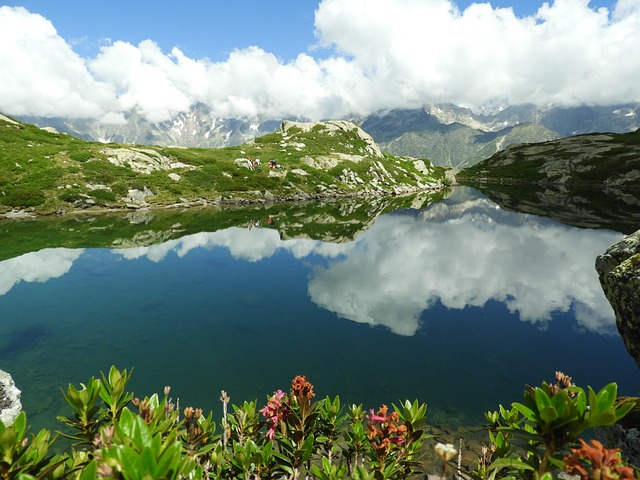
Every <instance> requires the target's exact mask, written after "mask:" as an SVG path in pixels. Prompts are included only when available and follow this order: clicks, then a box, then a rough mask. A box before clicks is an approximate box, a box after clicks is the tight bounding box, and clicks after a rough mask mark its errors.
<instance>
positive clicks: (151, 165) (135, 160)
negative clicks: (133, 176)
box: [102, 147, 195, 174]
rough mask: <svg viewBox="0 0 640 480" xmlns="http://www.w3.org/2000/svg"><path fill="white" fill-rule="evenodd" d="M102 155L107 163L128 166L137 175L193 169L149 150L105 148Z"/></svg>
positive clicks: (191, 166)
mask: <svg viewBox="0 0 640 480" xmlns="http://www.w3.org/2000/svg"><path fill="white" fill-rule="evenodd" d="M102 153H103V154H105V155H106V156H107V158H108V159H109V161H110V162H111V163H113V164H114V165H116V166H118V167H122V166H124V165H128V166H129V167H131V170H133V171H134V172H137V173H145V174H150V173H151V172H155V171H158V170H173V169H177V168H186V169H190V170H192V169H194V168H195V167H194V166H193V165H187V164H186V163H182V162H178V161H175V160H172V159H170V158H167V157H165V156H164V155H161V154H159V153H158V152H156V151H155V150H152V149H149V148H133V147H131V148H105V149H103V150H102Z"/></svg>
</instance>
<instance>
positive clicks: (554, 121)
mask: <svg viewBox="0 0 640 480" xmlns="http://www.w3.org/2000/svg"><path fill="white" fill-rule="evenodd" d="M19 119H20V120H22V121H23V122H27V123H33V124H35V125H38V126H40V127H53V128H55V129H56V130H58V131H60V132H65V133H69V134H71V135H74V136H76V137H79V138H82V139H85V140H89V141H98V142H104V143H121V144H138V145H160V146H181V147H214V148H220V147H227V146H237V145H241V144H244V143H246V142H248V141H250V140H251V139H253V138H256V137H260V136H262V135H265V134H268V133H273V132H274V131H276V130H277V129H278V128H279V126H280V124H281V120H282V119H266V120H262V121H260V122H257V121H251V120H248V119H242V118H236V119H221V118H217V117H215V116H214V115H212V113H211V111H210V110H209V109H208V108H207V107H205V106H204V105H196V106H194V107H193V108H192V109H191V110H190V111H188V112H183V113H180V114H178V115H176V116H175V117H174V118H172V119H171V120H168V121H166V122H160V123H152V122H149V121H148V120H146V119H145V118H144V117H143V116H142V115H140V114H139V113H137V112H135V111H134V112H133V113H131V114H129V115H128V117H127V121H126V123H123V124H119V125H112V124H103V123H99V122H98V121H96V120H86V119H84V120H82V119H81V120H74V119H68V118H43V117H19ZM293 120H297V119H293ZM349 120H351V121H353V122H354V123H356V124H358V125H360V126H361V127H362V129H363V130H364V131H366V132H367V133H369V134H370V135H371V136H372V137H373V139H374V140H375V141H376V142H377V143H378V144H379V145H380V147H381V148H382V150H383V151H385V152H387V153H390V154H393V155H403V156H404V155H406V156H412V157H416V158H428V159H429V160H431V162H432V163H433V164H435V165H439V166H446V167H457V168H464V167H468V166H471V165H474V164H476V163H478V162H480V161H481V160H484V159H486V158H489V157H490V156H491V155H493V154H494V153H496V152H498V151H501V150H503V149H505V148H506V147H507V146H509V145H513V144H519V143H534V142H544V141H549V140H554V139H558V138H564V137H567V136H571V135H578V134H584V133H594V132H613V133H626V132H631V131H634V130H636V129H638V128H640V103H637V104H627V105H616V106H610V107H600V106H579V107H540V106H535V105H519V106H506V107H505V106H499V107H493V108H485V109H480V110H478V109H471V108H466V107H462V106H456V105H453V104H438V105H427V106H424V107H422V108H419V109H405V110H391V111H386V112H378V113H376V114H373V115H368V116H364V117H352V118H350V119H349Z"/></svg>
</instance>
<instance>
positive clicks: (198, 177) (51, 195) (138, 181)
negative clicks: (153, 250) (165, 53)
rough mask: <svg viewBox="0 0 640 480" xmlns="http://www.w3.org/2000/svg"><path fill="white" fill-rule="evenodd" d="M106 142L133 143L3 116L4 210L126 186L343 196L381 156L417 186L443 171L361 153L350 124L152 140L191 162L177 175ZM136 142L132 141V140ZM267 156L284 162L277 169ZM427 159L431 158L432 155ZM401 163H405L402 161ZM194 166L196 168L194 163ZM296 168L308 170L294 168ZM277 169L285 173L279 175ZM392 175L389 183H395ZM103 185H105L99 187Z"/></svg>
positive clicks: (105, 196) (169, 192)
mask: <svg viewBox="0 0 640 480" xmlns="http://www.w3.org/2000/svg"><path fill="white" fill-rule="evenodd" d="M105 148H132V147H131V146H121V145H114V144H110V145H104V144H100V143H95V142H86V141H83V140H80V139H77V138H74V137H71V136H68V135H64V134H56V133H50V132H47V131H44V130H41V129H39V128H37V127H35V126H32V125H25V124H18V125H15V124H13V123H9V122H5V121H0V213H3V212H6V211H9V210H11V209H14V208H24V207H31V208H32V209H35V211H36V212H37V213H50V212H55V211H61V210H62V211H65V210H69V209H73V208H82V207H86V206H87V205H88V204H90V202H89V203H88V202H86V201H84V200H83V199H86V198H91V199H92V200H93V202H95V204H96V205H98V206H108V207H122V208H124V207H125V204H126V202H125V199H124V197H125V196H126V195H127V192H128V191H129V190H133V189H139V190H141V189H145V188H146V189H149V190H151V191H152V192H153V193H154V195H153V196H149V197H147V202H149V203H150V204H152V205H170V204H175V203H178V202H181V201H182V200H187V201H190V202H193V201H198V200H199V199H206V200H208V201H215V200H216V199H219V198H220V197H224V198H226V199H229V200H249V201H256V200H260V199H261V198H262V197H263V196H264V193H265V192H267V191H269V192H271V193H272V194H274V195H275V196H277V197H280V198H293V197H294V196H295V195H297V194H305V195H312V196H313V195H317V194H318V193H319V192H321V191H325V190H330V191H331V192H333V194H336V195H344V194H352V193H354V192H355V193H363V192H364V191H365V190H366V189H368V188H370V183H371V181H372V180H373V179H374V175H373V173H372V172H373V171H376V170H379V169H378V167H377V166H376V162H381V163H383V164H384V166H385V169H386V170H387V171H388V172H389V173H391V174H392V175H393V176H394V177H395V183H401V184H405V185H409V186H412V187H413V188H417V183H418V182H417V180H416V176H417V177H418V178H421V181H422V182H423V183H425V182H428V181H429V182H432V183H434V182H438V181H439V180H442V179H443V178H444V173H443V172H442V171H439V170H434V173H433V174H432V175H430V176H428V177H425V176H424V175H421V174H419V172H417V171H416V170H415V168H414V166H413V164H412V162H411V161H409V160H406V159H400V158H398V157H393V156H387V157H385V158H384V159H377V158H375V159H374V158H371V157H367V156H364V155H365V153H366V148H367V144H366V142H364V141H363V140H362V139H361V138H359V137H358V136H357V135H356V134H355V132H353V131H345V130H334V131H326V130H325V127H323V126H322V125H317V126H316V127H315V128H313V129H311V130H310V131H306V132H304V131H302V129H300V128H292V129H289V130H288V132H287V133H286V135H283V134H282V132H276V133H273V134H269V135H265V136H263V137H260V138H257V139H255V140H254V141H252V142H249V143H247V144H245V145H241V146H237V147H227V148H220V149H203V148H189V149H185V148H170V147H150V146H145V147H143V148H145V149H152V150H155V151H156V152H158V153H159V154H161V155H163V156H165V157H167V158H168V159H169V160H170V161H171V162H182V163H184V164H186V165H189V166H191V167H192V169H189V168H181V169H175V170H174V171H173V173H176V174H178V175H179V176H180V178H179V180H175V179H172V178H170V177H169V176H168V173H169V172H168V171H165V170H160V171H155V172H153V173H151V174H142V173H137V172H135V171H134V170H132V169H131V168H130V167H128V166H117V165H114V164H112V163H110V162H109V160H108V156H107V154H106V153H105V152H104V149H105ZM133 148H135V147H133ZM338 153H340V154H346V155H359V156H364V158H363V160H361V161H360V162H352V161H348V160H341V161H340V163H339V165H338V167H336V168H334V169H332V170H330V171H324V170H319V169H315V168H312V167H309V166H308V165H307V164H306V163H305V161H304V160H303V158H304V157H307V156H311V157H318V156H332V155H336V154H338ZM248 157H251V158H253V159H256V158H259V159H260V162H261V166H260V168H259V169H253V170H250V169H248V168H245V167H244V166H240V165H237V164H236V163H235V160H236V159H238V158H248ZM269 160H275V161H276V162H277V164H278V165H280V166H282V169H281V170H277V171H274V170H272V169H270V168H268V165H267V164H268V162H269ZM426 163H427V164H428V165H430V163H429V162H428V160H426ZM398 164H400V165H398ZM193 167H194V168H193ZM295 169H299V170H301V171H304V172H305V173H306V175H301V174H296V173H295V172H292V170H295ZM344 169H349V170H351V171H353V172H355V173H356V174H357V175H358V176H359V177H360V178H362V180H363V181H364V183H363V184H362V185H347V184H345V182H343V181H341V180H340V177H341V175H342V172H343V170H344ZM274 173H279V174H281V175H280V176H274ZM391 183H393V182H390V184H391ZM99 185H104V186H105V187H107V188H102V189H96V188H95V186H99Z"/></svg>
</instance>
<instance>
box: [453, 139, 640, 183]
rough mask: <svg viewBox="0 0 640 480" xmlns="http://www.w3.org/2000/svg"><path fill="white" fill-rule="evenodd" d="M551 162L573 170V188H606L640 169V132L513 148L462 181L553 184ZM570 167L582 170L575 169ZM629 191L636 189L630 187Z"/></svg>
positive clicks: (477, 167)
mask: <svg viewBox="0 0 640 480" xmlns="http://www.w3.org/2000/svg"><path fill="white" fill-rule="evenodd" d="M604 137H608V138H604ZM551 162H559V163H560V164H562V163H565V164H566V165H567V166H568V167H567V169H568V170H573V171H569V175H570V183H572V184H575V185H602V184H603V183H604V182H605V181H606V180H607V179H609V178H611V177H613V176H620V175H625V174H627V173H629V172H631V171H633V170H639V169H640V130H638V131H636V132H632V133H625V134H606V135H600V134H593V135H591V134H590V135H578V136H575V137H570V138H569V139H563V140H554V141H550V142H544V143H540V144H523V145H516V146H512V147H510V148H508V149H507V150H505V151H503V152H499V153H496V154H495V155H493V156H492V157H491V158H489V159H487V160H485V161H483V162H480V163H478V164H477V165H474V166H473V167H470V168H466V169H464V170H463V171H462V173H461V174H460V177H468V178H487V179H494V180H499V179H510V180H515V181H518V182H545V181H551V182H553V178H549V177H548V175H547V173H546V171H545V167H546V166H548V165H549V164H550V163H551ZM569 165H577V166H578V167H579V168H575V169H572V168H571V167H569ZM638 187H640V186H636V187H635V188H638ZM626 188H634V186H633V185H626Z"/></svg>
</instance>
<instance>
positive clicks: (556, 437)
mask: <svg viewBox="0 0 640 480" xmlns="http://www.w3.org/2000/svg"><path fill="white" fill-rule="evenodd" d="M130 378H131V372H127V370H123V371H119V370H118V369H116V368H115V367H112V368H111V369H110V370H109V372H108V374H104V373H102V375H101V378H94V377H92V378H90V379H89V380H88V381H87V382H86V383H84V384H81V385H80V386H79V387H76V386H74V385H71V384H70V385H69V386H68V388H67V389H66V391H64V390H63V395H64V398H65V400H66V402H67V405H68V407H69V408H70V412H69V414H68V415H67V416H59V417H58V420H60V422H61V423H62V424H63V426H64V428H63V431H62V432H61V433H62V435H64V436H65V437H67V438H68V439H70V440H71V441H73V442H74V443H73V445H72V446H71V447H70V448H68V449H65V451H63V452H62V453H56V454H52V453H51V452H53V448H52V447H53V445H54V442H55V440H56V439H55V438H52V436H51V432H49V431H48V430H46V429H43V430H41V431H40V432H39V433H38V434H36V435H32V436H29V434H28V426H27V418H26V414H25V413H24V412H22V413H21V414H20V415H19V416H18V418H17V420H16V422H15V423H14V425H12V426H5V425H3V424H1V423H0V458H1V462H0V474H1V476H2V478H3V479H23V480H26V479H34V478H43V479H44V478H49V479H59V478H74V479H81V480H89V479H98V478H112V479H141V480H142V479H161V478H162V479H179V478H190V479H204V478H211V479H230V478H238V479H257V478H265V479H273V478H286V479H299V478H316V479H323V480H330V479H334V480H339V479H347V478H352V479H357V480H365V479H367V480H380V479H406V478H425V474H426V473H429V472H428V471H427V468H428V467H426V465H425V464H424V463H423V459H424V455H425V453H426V451H425V448H424V445H425V440H427V439H428V438H429V437H431V435H429V434H428V427H427V425H426V412H427V405H426V404H419V403H418V401H414V402H410V401H405V402H403V403H400V404H399V405H393V408H392V409H388V408H387V406H386V405H383V406H382V407H380V408H379V409H377V410H376V409H374V408H371V409H369V410H367V409H365V408H363V406H362V405H351V406H348V407H345V406H344V405H342V403H341V402H340V399H339V397H337V396H336V397H335V398H333V399H332V398H330V397H326V398H324V399H321V400H314V397H315V393H314V386H313V385H312V384H311V383H310V382H309V381H308V380H307V379H306V378H305V377H304V376H300V375H299V376H296V377H295V378H294V379H293V381H292V383H291V389H290V390H289V391H282V390H277V391H275V392H274V393H273V395H271V396H269V397H267V399H266V404H264V403H260V404H259V403H258V401H256V400H253V401H244V402H243V403H239V402H238V403H237V404H232V405H231V407H230V408H229V403H230V398H229V396H228V395H227V393H226V392H225V391H222V392H221V396H220V401H221V402H222V408H221V410H222V416H221V419H220V422H219V425H220V428H219V430H218V429H217V425H216V422H215V421H214V419H213V414H212V413H211V412H209V413H205V412H204V411H203V410H202V409H199V408H193V407H191V406H187V407H186V408H184V409H183V410H182V411H179V410H178V408H176V407H177V406H176V405H175V404H174V403H173V401H172V399H171V398H170V396H169V395H170V393H171V389H170V387H165V388H164V392H163V395H158V394H154V395H152V396H151V397H145V398H144V399H140V398H134V393H133V392H129V391H128V390H127V384H128V383H129V380H130ZM261 405H264V406H263V407H262V408H259V406H261ZM634 405H635V402H634V401H628V402H626V403H624V402H619V401H618V398H617V386H616V384H615V383H611V384H609V385H607V386H605V387H604V388H603V389H602V390H600V391H599V392H595V391H594V390H593V389H591V388H588V389H587V390H586V391H585V390H584V389H582V388H580V387H577V386H575V385H574V384H573V383H572V381H571V378H570V377H567V376H566V375H564V374H562V373H561V372H557V373H556V383H554V384H548V383H546V382H543V383H542V385H541V386H540V387H527V388H526V390H525V392H524V396H523V400H522V402H514V403H512V405H511V408H510V409H507V408H505V407H503V406H500V409H499V411H496V412H488V413H486V418H487V420H488V421H489V425H488V432H487V433H488V436H487V443H488V444H489V445H490V447H487V448H486V449H484V450H483V452H482V454H481V456H480V457H479V459H478V462H477V464H476V465H475V466H474V467H471V468H470V469H469V470H468V471H465V472H464V473H465V475H467V476H468V478H473V479H476V480H481V479H482V480H493V479H498V478H504V479H507V478H509V479H514V478H518V479H525V480H526V479H536V480H551V479H552V478H553V477H552V475H551V471H552V470H555V469H564V470H566V471H567V472H569V473H584V474H585V477H584V478H612V479H613V478H618V479H626V480H633V479H635V478H636V475H635V473H634V471H633V469H632V468H631V467H628V466H626V465H625V463H624V461H623V459H622V458H621V457H620V456H619V455H618V454H617V451H616V450H609V449H606V448H604V446H603V445H602V444H600V443H599V442H597V441H592V442H591V445H588V444H587V443H586V442H584V441H583V440H581V438H580V437H581V436H582V435H583V434H585V433H586V432H588V431H589V430H591V429H593V428H596V427H602V426H609V425H614V424H616V423H618V421H619V420H620V419H622V418H623V417H624V416H625V415H626V414H627V413H628V412H629V411H630V410H631V409H632V408H633V406H634ZM390 410H391V411H390ZM579 441H580V443H581V445H582V447H581V448H577V447H578V442H579ZM456 447H457V446H454V445H451V444H441V443H437V444H436V445H435V447H434V450H435V452H436V453H437V455H438V456H439V457H440V459H441V465H442V467H441V472H442V478H447V466H448V464H449V468H450V470H451V471H455V469H456V468H457V462H456V460H457V454H458V452H457V450H456ZM572 447H574V448H572ZM431 469H433V466H432V467H431ZM594 471H595V472H596V473H597V474H600V473H601V472H604V473H605V474H606V475H608V476H603V477H600V476H592V477H589V476H588V475H589V474H591V473H592V472H594ZM613 474H615V475H616V476H615V477H614V476H613Z"/></svg>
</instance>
